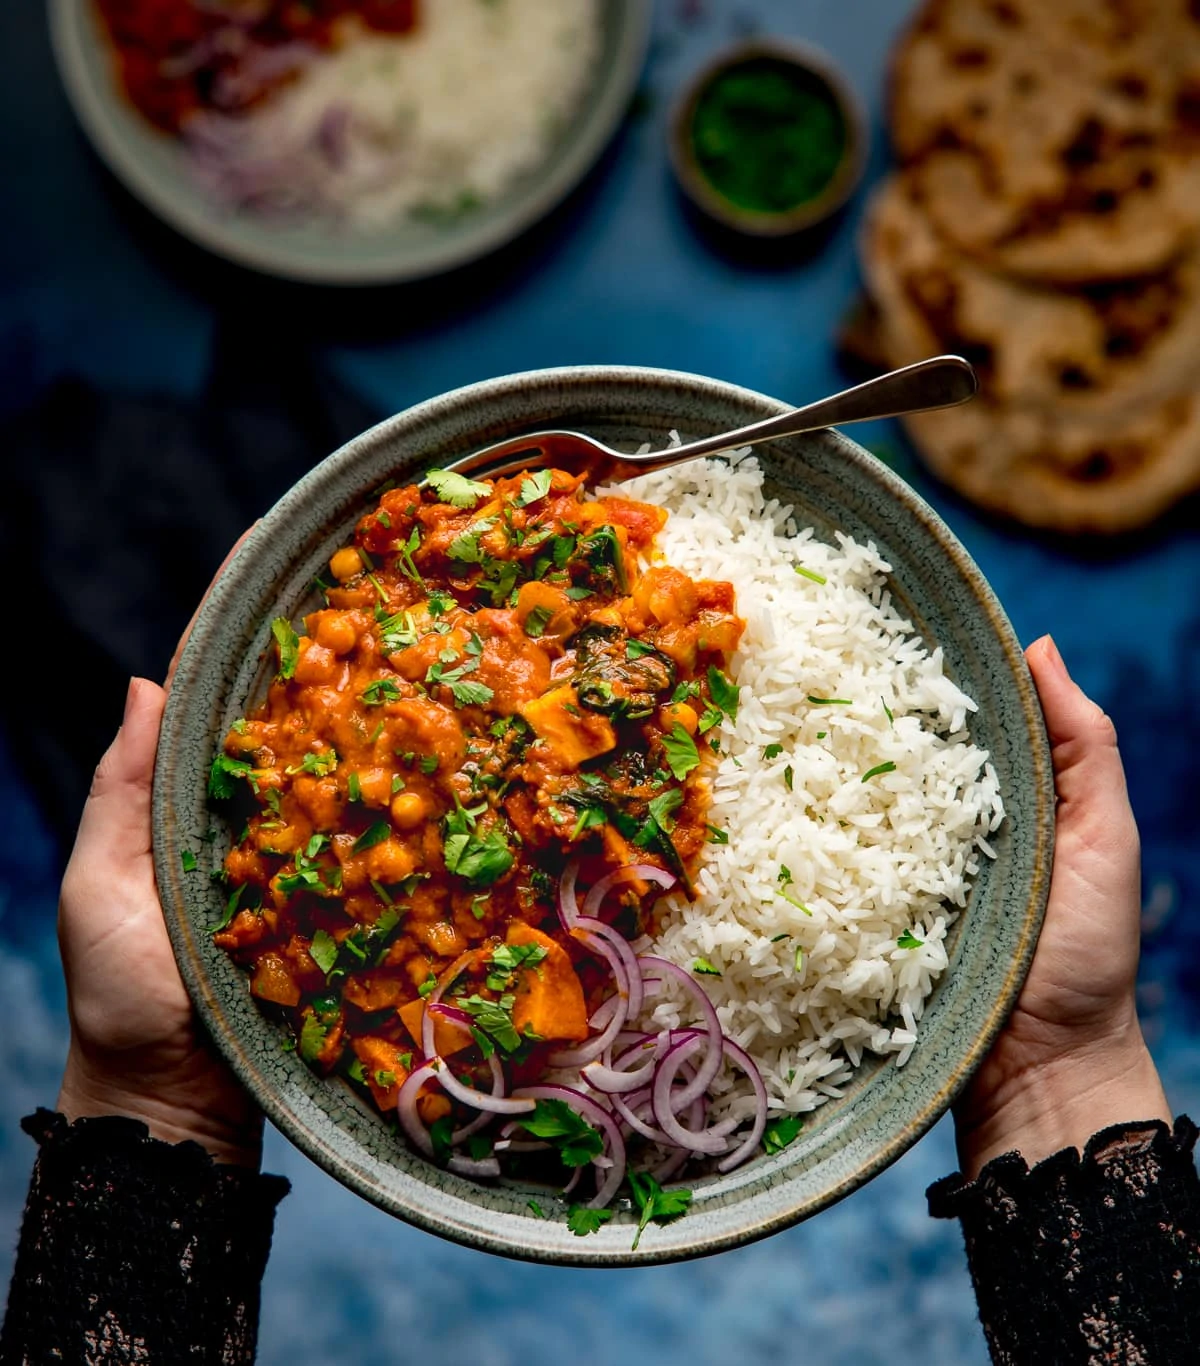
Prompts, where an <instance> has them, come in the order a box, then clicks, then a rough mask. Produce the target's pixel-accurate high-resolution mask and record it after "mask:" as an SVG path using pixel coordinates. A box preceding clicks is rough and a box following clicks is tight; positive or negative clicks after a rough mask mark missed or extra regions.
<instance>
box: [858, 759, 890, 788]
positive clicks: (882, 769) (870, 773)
mask: <svg viewBox="0 0 1200 1366" xmlns="http://www.w3.org/2000/svg"><path fill="white" fill-rule="evenodd" d="M895 771H896V765H895V764H894V763H892V761H891V760H890V759H889V760H888V761H887V762H886V763H882V764H876V765H875V767H874V768H869V769H867V771H866V772H865V773H864V774H863V775H862V781H863V782H864V783H865V782H866V781H867V780H868V779H870V778H878V777H879V775H880V774H881V773H895Z"/></svg>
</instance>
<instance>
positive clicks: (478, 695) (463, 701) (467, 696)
mask: <svg viewBox="0 0 1200 1366" xmlns="http://www.w3.org/2000/svg"><path fill="white" fill-rule="evenodd" d="M450 691H451V692H452V693H453V694H454V701H455V704H456V705H457V706H459V707H482V706H484V705H485V704H486V703H488V702H490V701H491V700H492V698H493V697H495V695H496V694H495V693H494V692H493V691H492V690H491V688H489V687H488V685H487V684H486V683H475V682H471V681H467V682H465V683H457V682H456V683H451V684H450Z"/></svg>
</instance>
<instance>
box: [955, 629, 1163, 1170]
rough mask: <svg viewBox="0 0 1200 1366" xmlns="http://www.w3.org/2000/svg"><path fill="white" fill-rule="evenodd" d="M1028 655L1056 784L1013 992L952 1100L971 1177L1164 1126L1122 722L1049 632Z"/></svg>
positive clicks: (965, 1165)
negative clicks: (996, 1163)
mask: <svg viewBox="0 0 1200 1366" xmlns="http://www.w3.org/2000/svg"><path fill="white" fill-rule="evenodd" d="M1026 658H1027V659H1028V661H1029V667H1030V669H1031V671H1032V673H1033V678H1034V682H1035V683H1036V685H1037V690H1038V696H1039V698H1040V700H1041V704H1042V711H1043V713H1044V715H1045V718H1046V728H1047V731H1048V732H1049V736H1050V744H1051V751H1052V756H1053V765H1054V782H1055V787H1056V789H1057V792H1058V809H1057V814H1056V820H1055V830H1056V842H1055V850H1054V868H1053V873H1052V876H1051V880H1050V899H1049V902H1048V904H1047V907H1046V919H1045V924H1044V926H1043V928H1042V934H1041V938H1040V939H1039V941H1038V946H1037V950H1036V952H1035V954H1034V958H1033V963H1032V965H1031V966H1030V969H1029V975H1028V977H1027V978H1026V981H1025V985H1024V987H1023V989H1022V991H1021V995H1020V997H1019V999H1018V1001H1017V1004H1016V1007H1015V1009H1014V1010H1013V1013H1012V1015H1011V1016H1010V1017H1009V1020H1008V1022H1007V1024H1006V1025H1005V1027H1004V1029H1003V1030H1002V1032H1001V1033H1000V1036H999V1037H998V1038H997V1040H996V1042H995V1044H994V1045H993V1046H992V1049H991V1051H990V1052H989V1054H988V1055H987V1057H986V1058H985V1059H984V1061H983V1063H982V1065H981V1066H980V1068H979V1070H978V1071H977V1072H976V1074H975V1076H974V1077H973V1078H972V1079H971V1082H970V1084H969V1085H968V1087H967V1089H966V1091H965V1092H964V1094H963V1096H962V1097H961V1098H960V1100H959V1101H958V1103H957V1104H956V1106H955V1110H954V1118H955V1128H956V1133H957V1138H958V1150H959V1159H960V1162H961V1164H962V1169H963V1172H964V1174H965V1175H966V1176H968V1177H970V1178H974V1177H975V1176H977V1175H978V1173H979V1171H980V1169H981V1168H982V1167H983V1166H984V1164H985V1163H986V1162H988V1161H990V1160H991V1158H993V1157H998V1156H999V1155H1000V1154H1001V1153H1006V1152H1011V1151H1013V1150H1014V1149H1015V1150H1017V1151H1018V1152H1020V1153H1021V1155H1022V1156H1023V1157H1024V1158H1025V1160H1026V1162H1027V1163H1029V1165H1030V1166H1032V1165H1033V1164H1034V1163H1035V1162H1037V1161H1040V1160H1041V1159H1042V1158H1044V1157H1048V1156H1050V1154H1051V1153H1055V1152H1058V1151H1059V1150H1060V1149H1063V1148H1070V1147H1074V1148H1078V1149H1080V1150H1082V1149H1083V1147H1084V1145H1085V1144H1086V1142H1087V1140H1088V1139H1089V1138H1090V1137H1091V1136H1092V1135H1093V1134H1094V1133H1096V1132H1097V1131H1098V1130H1100V1129H1103V1128H1105V1127H1106V1126H1108V1125H1110V1124H1117V1123H1120V1122H1122V1121H1125V1120H1151V1119H1162V1120H1165V1121H1166V1122H1167V1123H1168V1124H1170V1122H1171V1112H1170V1109H1169V1108H1168V1106H1167V1100H1166V1096H1165V1095H1164V1094H1163V1089H1162V1084H1161V1082H1160V1081H1159V1077H1158V1072H1157V1070H1156V1069H1155V1066H1154V1063H1153V1061H1152V1060H1151V1057H1150V1052H1149V1050H1148V1049H1147V1047H1146V1043H1145V1040H1144V1039H1143V1037H1142V1031H1141V1026H1140V1024H1139V1023H1138V1017H1137V1008H1136V1002H1135V995H1134V989H1135V982H1136V977H1137V965H1138V947H1139V929H1140V919H1141V881H1140V863H1139V844H1138V831H1137V825H1136V824H1135V822H1134V818H1133V811H1132V809H1131V808H1130V805H1129V797H1128V794H1127V792H1126V789H1125V773H1124V770H1123V768H1122V766H1121V756H1120V754H1119V753H1118V750H1117V737H1116V732H1115V730H1114V729H1113V724H1112V722H1111V721H1110V720H1109V718H1108V717H1107V716H1106V715H1105V714H1104V712H1103V711H1102V710H1101V709H1100V708H1099V707H1098V706H1097V705H1096V704H1095V703H1094V702H1091V701H1089V700H1088V698H1087V697H1086V696H1085V695H1084V693H1083V692H1082V691H1081V689H1080V688H1079V687H1078V685H1077V684H1075V683H1074V682H1073V681H1072V679H1071V677H1070V675H1069V674H1068V673H1067V668H1066V665H1065V664H1064V663H1063V660H1062V657H1061V655H1060V654H1059V652H1058V649H1057V647H1056V646H1055V644H1054V642H1053V641H1052V640H1051V639H1050V637H1049V636H1043V637H1042V639H1041V640H1038V641H1035V642H1034V644H1032V645H1031V646H1030V647H1029V649H1028V650H1027V651H1026Z"/></svg>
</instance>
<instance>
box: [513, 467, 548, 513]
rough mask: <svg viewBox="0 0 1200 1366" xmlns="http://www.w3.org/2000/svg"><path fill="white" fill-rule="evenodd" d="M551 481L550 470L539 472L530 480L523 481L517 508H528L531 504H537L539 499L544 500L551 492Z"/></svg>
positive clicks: (531, 476)
mask: <svg viewBox="0 0 1200 1366" xmlns="http://www.w3.org/2000/svg"><path fill="white" fill-rule="evenodd" d="M550 480H551V474H550V471H549V470H538V472H537V473H536V474H534V475H530V477H529V478H528V479H522V480H521V492H520V493H519V494H518V495H517V506H518V507H519V508H523V507H528V506H529V504H530V503H536V502H537V500H538V499H539V498H544V497H545V496H546V494H548V493H549V492H550Z"/></svg>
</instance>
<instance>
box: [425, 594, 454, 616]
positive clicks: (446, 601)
mask: <svg viewBox="0 0 1200 1366" xmlns="http://www.w3.org/2000/svg"><path fill="white" fill-rule="evenodd" d="M425 606H426V608H427V609H428V611H429V615H430V616H431V617H444V616H445V615H446V613H447V612H448V611H449V610H450V609H451V608H452V607H457V606H458V604H457V603H456V602H455V600H454V599H453V597H451V595H450V594H449V593H444V592H443V591H442V590H441V589H440V588H435V589H434V590H433V592H432V593H430V595H429V597H428V599H427V600H426V603H425Z"/></svg>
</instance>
